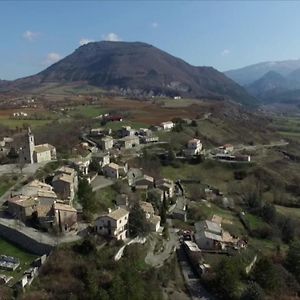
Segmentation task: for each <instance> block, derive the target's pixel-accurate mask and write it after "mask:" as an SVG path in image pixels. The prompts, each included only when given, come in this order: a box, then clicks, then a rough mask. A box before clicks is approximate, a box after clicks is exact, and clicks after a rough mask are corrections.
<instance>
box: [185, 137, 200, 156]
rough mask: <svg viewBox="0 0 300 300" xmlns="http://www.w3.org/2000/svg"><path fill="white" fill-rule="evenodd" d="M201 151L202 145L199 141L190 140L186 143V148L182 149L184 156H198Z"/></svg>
mask: <svg viewBox="0 0 300 300" xmlns="http://www.w3.org/2000/svg"><path fill="white" fill-rule="evenodd" d="M201 150H202V143H201V141H200V140H199V139H192V140H189V141H188V144H187V148H186V149H184V151H183V152H184V154H185V155H186V156H194V155H199V154H200V152H201Z"/></svg>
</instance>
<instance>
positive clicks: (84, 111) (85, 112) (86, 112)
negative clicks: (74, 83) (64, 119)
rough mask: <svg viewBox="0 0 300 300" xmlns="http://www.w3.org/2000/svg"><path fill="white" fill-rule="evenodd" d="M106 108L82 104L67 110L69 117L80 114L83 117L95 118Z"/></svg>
mask: <svg viewBox="0 0 300 300" xmlns="http://www.w3.org/2000/svg"><path fill="white" fill-rule="evenodd" d="M106 111H107V110H106V109H104V108H102V107H100V106H96V105H82V106H76V107H74V108H73V109H72V110H70V111H69V112H68V114H69V115H70V116H71V117H76V115H82V116H84V117H85V118H95V117H97V116H99V115H101V114H103V113H105V112H106Z"/></svg>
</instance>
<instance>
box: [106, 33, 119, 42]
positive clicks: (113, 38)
mask: <svg viewBox="0 0 300 300" xmlns="http://www.w3.org/2000/svg"><path fill="white" fill-rule="evenodd" d="M102 38H103V40H105V41H110V42H120V41H122V39H121V38H120V37H119V36H118V35H117V34H116V33H113V32H110V33H108V34H105V35H103V36H102Z"/></svg>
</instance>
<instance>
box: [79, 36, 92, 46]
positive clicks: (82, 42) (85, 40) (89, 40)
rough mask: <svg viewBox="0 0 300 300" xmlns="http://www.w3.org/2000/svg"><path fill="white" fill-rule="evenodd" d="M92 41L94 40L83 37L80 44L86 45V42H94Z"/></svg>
mask: <svg viewBox="0 0 300 300" xmlns="http://www.w3.org/2000/svg"><path fill="white" fill-rule="evenodd" d="M92 42H94V40H91V39H87V38H82V39H80V41H79V45H80V46H83V45H86V44H88V43H92Z"/></svg>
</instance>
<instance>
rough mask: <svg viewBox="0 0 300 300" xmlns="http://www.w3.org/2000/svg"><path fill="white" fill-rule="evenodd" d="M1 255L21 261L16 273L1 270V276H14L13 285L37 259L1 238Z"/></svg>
mask: <svg viewBox="0 0 300 300" xmlns="http://www.w3.org/2000/svg"><path fill="white" fill-rule="evenodd" d="M0 255H8V256H13V257H16V258H18V259H19V260H20V263H21V264H20V266H19V268H17V269H16V270H15V271H12V272H11V271H5V270H0V274H4V275H7V276H12V277H13V278H14V279H13V281H12V282H10V284H11V283H14V282H16V281H18V280H19V279H20V278H21V276H22V275H23V272H24V271H25V270H26V269H28V268H30V265H31V263H32V262H33V260H34V259H35V258H37V256H36V255H33V254H31V253H28V252H26V251H24V250H23V249H21V248H19V247H17V246H15V245H13V244H11V243H9V242H7V241H6V240H4V239H1V238H0Z"/></svg>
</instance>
